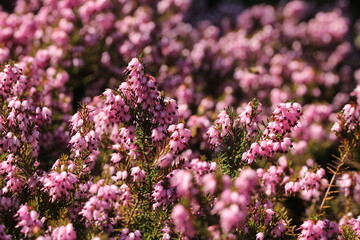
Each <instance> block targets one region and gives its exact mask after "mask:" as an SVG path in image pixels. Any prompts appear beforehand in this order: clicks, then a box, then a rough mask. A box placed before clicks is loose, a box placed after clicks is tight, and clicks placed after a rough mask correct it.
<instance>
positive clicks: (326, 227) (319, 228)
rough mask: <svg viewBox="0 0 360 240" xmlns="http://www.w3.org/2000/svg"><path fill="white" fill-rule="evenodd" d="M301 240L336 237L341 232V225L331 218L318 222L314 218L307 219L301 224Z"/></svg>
mask: <svg viewBox="0 0 360 240" xmlns="http://www.w3.org/2000/svg"><path fill="white" fill-rule="evenodd" d="M300 229H301V234H300V236H299V240H315V239H335V238H334V237H335V236H336V235H337V234H339V233H340V228H339V225H338V224H337V223H335V222H332V221H330V220H327V219H325V220H323V221H322V220H319V221H317V222H316V223H315V222H313V221H312V220H307V221H305V222H304V223H303V224H302V225H301V226H300Z"/></svg>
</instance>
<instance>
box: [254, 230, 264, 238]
mask: <svg viewBox="0 0 360 240" xmlns="http://www.w3.org/2000/svg"><path fill="white" fill-rule="evenodd" d="M256 240H264V233H262V232H259V233H257V234H256Z"/></svg>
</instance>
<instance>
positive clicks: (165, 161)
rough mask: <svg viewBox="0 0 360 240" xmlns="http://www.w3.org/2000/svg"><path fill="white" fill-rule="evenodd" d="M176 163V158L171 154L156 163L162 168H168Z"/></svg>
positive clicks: (165, 155) (161, 157)
mask: <svg viewBox="0 0 360 240" xmlns="http://www.w3.org/2000/svg"><path fill="white" fill-rule="evenodd" d="M173 161H174V157H173V155H172V154H171V153H166V154H164V155H162V156H160V157H159V159H158V160H157V162H156V165H157V166H159V167H160V168H167V167H169V166H170V165H171V163H172V162H173Z"/></svg>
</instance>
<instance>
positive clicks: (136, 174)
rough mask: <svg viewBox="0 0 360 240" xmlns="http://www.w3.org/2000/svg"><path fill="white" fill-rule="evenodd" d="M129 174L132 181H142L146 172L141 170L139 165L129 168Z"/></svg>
mask: <svg viewBox="0 0 360 240" xmlns="http://www.w3.org/2000/svg"><path fill="white" fill-rule="evenodd" d="M130 175H131V176H132V177H133V181H134V182H137V181H140V182H144V181H145V175H146V173H145V171H144V170H141V168H140V167H133V168H131V173H130Z"/></svg>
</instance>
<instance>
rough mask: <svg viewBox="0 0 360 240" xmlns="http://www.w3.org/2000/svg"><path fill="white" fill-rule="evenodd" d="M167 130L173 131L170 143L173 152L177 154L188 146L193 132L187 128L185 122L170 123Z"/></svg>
mask: <svg viewBox="0 0 360 240" xmlns="http://www.w3.org/2000/svg"><path fill="white" fill-rule="evenodd" d="M167 130H168V132H169V133H171V135H170V142H169V145H170V152H171V153H172V154H176V153H178V152H180V151H182V150H184V149H185V148H186V147H187V146H188V142H189V140H190V138H191V132H190V130H189V129H187V128H185V126H184V124H183V123H179V124H177V125H170V126H169V127H168V129H167Z"/></svg>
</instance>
